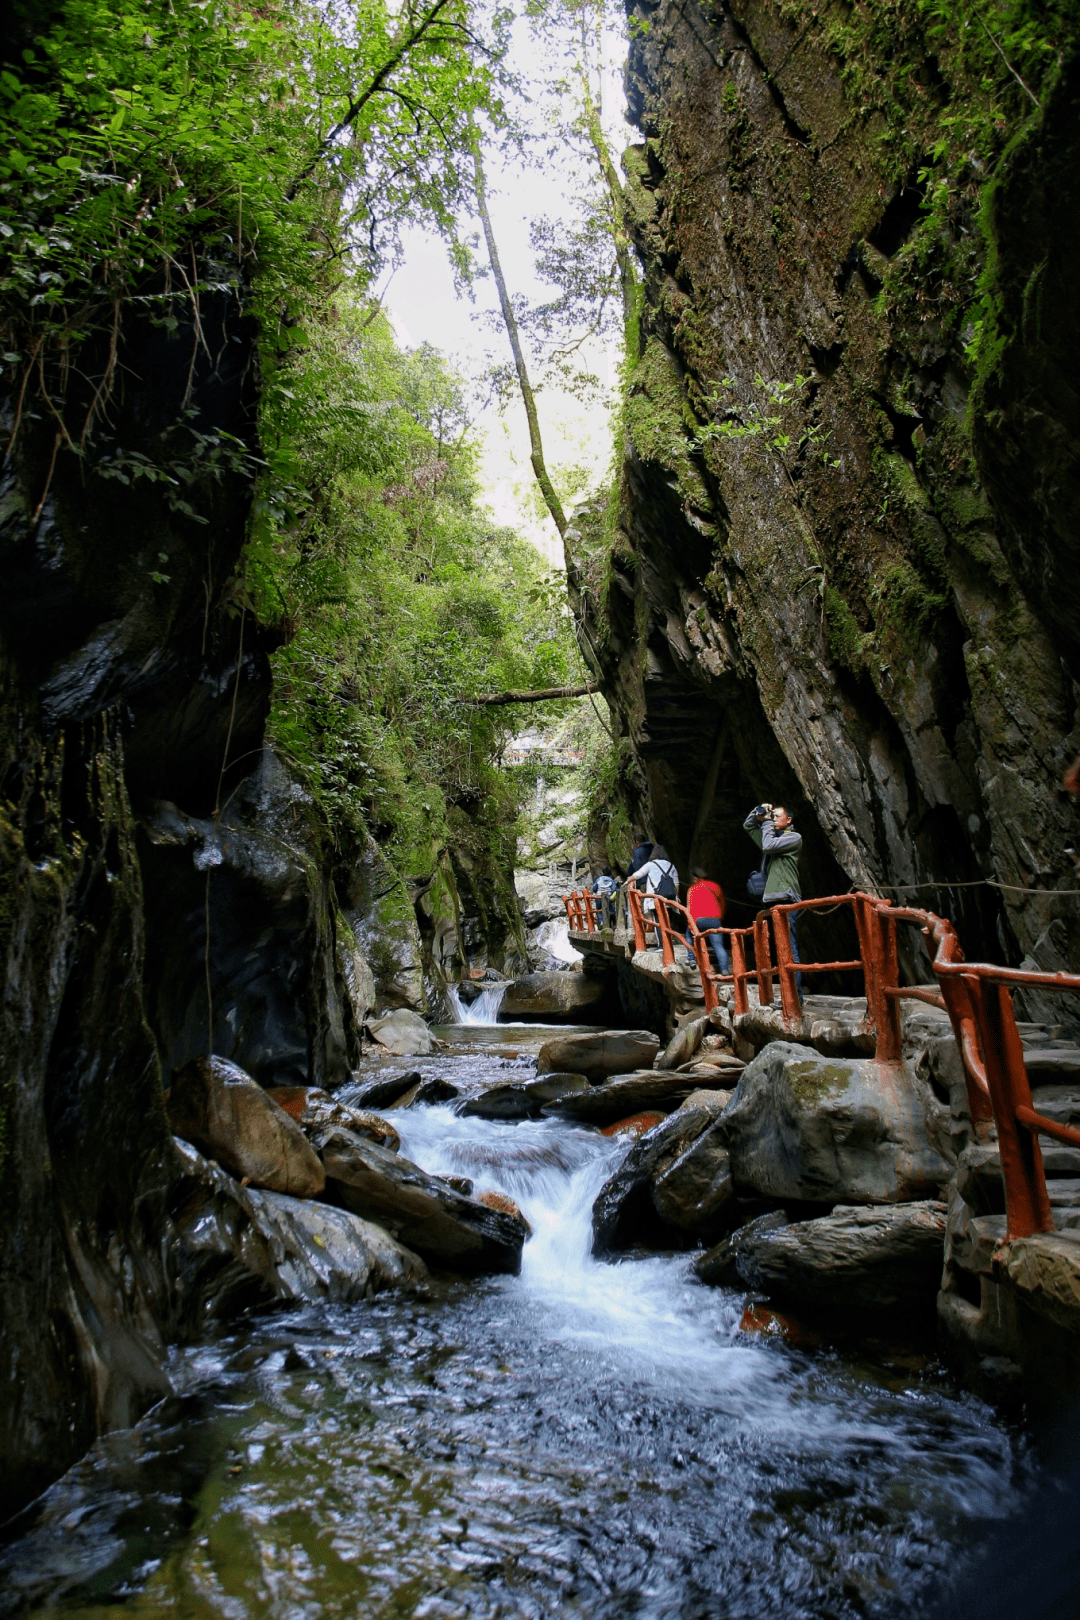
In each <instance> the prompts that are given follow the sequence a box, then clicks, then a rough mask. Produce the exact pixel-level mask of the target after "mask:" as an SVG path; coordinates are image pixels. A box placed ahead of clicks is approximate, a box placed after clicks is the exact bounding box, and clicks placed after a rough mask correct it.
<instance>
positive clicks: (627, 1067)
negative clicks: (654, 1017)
mask: <svg viewBox="0 0 1080 1620" xmlns="http://www.w3.org/2000/svg"><path fill="white" fill-rule="evenodd" d="M659 1050H660V1042H659V1041H658V1040H657V1038H656V1036H655V1035H653V1034H652V1032H651V1031H650V1030H647V1029H619V1030H597V1031H596V1032H595V1033H593V1032H592V1031H590V1032H588V1033H585V1034H580V1035H556V1036H555V1037H554V1038H553V1039H552V1040H550V1041H545V1042H544V1044H543V1046H542V1047H541V1048H540V1051H539V1053H538V1055H537V1059H536V1072H537V1074H553V1073H555V1072H556V1070H559V1069H569V1070H570V1071H571V1072H572V1073H573V1074H585V1075H588V1076H589V1078H590V1079H595V1080H602V1079H604V1078H605V1077H606V1076H607V1075H610V1074H630V1073H632V1072H633V1070H635V1069H644V1068H650V1067H651V1066H652V1062H653V1059H654V1058H655V1056H656V1054H657V1052H659Z"/></svg>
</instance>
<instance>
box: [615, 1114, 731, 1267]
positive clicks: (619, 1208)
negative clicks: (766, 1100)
mask: <svg viewBox="0 0 1080 1620" xmlns="http://www.w3.org/2000/svg"><path fill="white" fill-rule="evenodd" d="M715 1122H716V1114H715V1112H714V1110H713V1109H712V1108H711V1107H710V1106H709V1105H707V1104H703V1105H702V1106H700V1107H698V1108H680V1109H679V1110H678V1111H677V1112H676V1113H674V1114H672V1115H671V1117H670V1118H669V1119H666V1120H665V1121H664V1123H663V1124H662V1125H658V1126H656V1127H655V1128H654V1129H653V1130H651V1131H647V1132H646V1133H645V1135H644V1136H642V1137H640V1138H639V1139H638V1140H637V1141H636V1142H635V1143H634V1145H633V1147H632V1148H631V1149H630V1151H629V1153H628V1154H627V1155H626V1158H625V1159H624V1160H623V1161H622V1163H621V1164H620V1166H619V1168H618V1169H617V1170H616V1171H615V1173H614V1175H612V1176H610V1177H609V1178H608V1180H607V1181H606V1182H605V1183H604V1185H603V1187H602V1188H601V1189H600V1192H599V1194H598V1196H597V1199H596V1202H595V1203H594V1204H593V1220H592V1227H593V1244H592V1252H593V1254H594V1255H595V1256H596V1257H597V1259H600V1260H602V1259H605V1258H606V1257H607V1256H608V1255H611V1254H615V1253H617V1252H618V1251H619V1250H621V1249H627V1248H629V1247H630V1246H631V1245H632V1244H635V1243H643V1244H646V1245H647V1246H649V1247H652V1248H669V1247H671V1246H672V1245H677V1244H679V1243H684V1242H685V1241H686V1232H685V1230H683V1229H680V1228H679V1227H676V1226H673V1225H672V1224H670V1223H669V1222H667V1221H665V1220H664V1219H663V1218H662V1217H661V1216H660V1214H659V1213H658V1211H657V1208H656V1205H655V1203H654V1201H653V1196H652V1194H653V1186H654V1184H655V1182H656V1180H657V1179H658V1178H659V1177H661V1176H662V1175H663V1173H664V1171H665V1170H667V1169H668V1168H669V1167H670V1166H672V1165H674V1164H675V1163H676V1162H677V1161H678V1160H679V1159H680V1158H681V1157H682V1156H683V1154H684V1153H685V1152H686V1151H687V1149H688V1148H689V1147H691V1146H692V1144H693V1143H695V1142H696V1141H697V1140H698V1139H699V1137H701V1136H702V1135H703V1134H704V1132H705V1131H707V1130H708V1129H709V1128H710V1126H712V1125H713V1124H715Z"/></svg>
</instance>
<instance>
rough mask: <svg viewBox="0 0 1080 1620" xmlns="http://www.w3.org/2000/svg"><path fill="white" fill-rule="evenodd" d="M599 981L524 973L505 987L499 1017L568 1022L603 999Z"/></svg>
mask: <svg viewBox="0 0 1080 1620" xmlns="http://www.w3.org/2000/svg"><path fill="white" fill-rule="evenodd" d="M606 989H607V986H606V984H605V982H604V980H603V979H594V978H591V977H590V976H589V975H587V974H585V973H527V974H526V975H525V977H524V978H522V979H513V980H512V981H511V982H510V983H509V984H508V985H507V987H506V990H505V993H504V995H503V998H502V1002H501V1004H500V1006H499V1011H500V1013H502V1014H503V1016H504V1017H507V1018H539V1017H543V1016H547V1017H551V1018H570V1017H572V1016H573V1015H574V1014H576V1013H583V1012H585V1011H586V1010H587V1009H588V1008H589V1007H592V1006H595V1004H596V1003H597V1002H598V1001H601V1000H602V999H603V997H604V993H605V991H606Z"/></svg>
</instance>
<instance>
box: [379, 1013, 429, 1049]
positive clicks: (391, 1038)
mask: <svg viewBox="0 0 1080 1620" xmlns="http://www.w3.org/2000/svg"><path fill="white" fill-rule="evenodd" d="M367 1027H368V1032H369V1033H370V1035H371V1036H372V1039H373V1040H376V1041H378V1043H379V1045H380V1046H382V1047H384V1048H385V1049H386V1051H387V1052H389V1053H390V1054H391V1055H392V1056H393V1057H425V1056H426V1055H427V1054H428V1053H429V1052H433V1051H434V1050H435V1039H434V1036H433V1035H432V1033H431V1031H430V1030H429V1029H428V1027H427V1025H426V1024H425V1022H424V1020H423V1019H422V1018H421V1017H420V1014H419V1013H415V1012H412V1011H411V1010H410V1008H408V1007H398V1008H396V1009H395V1011H394V1012H391V1013H384V1014H383V1016H382V1017H381V1018H371V1019H369V1020H368V1026H367Z"/></svg>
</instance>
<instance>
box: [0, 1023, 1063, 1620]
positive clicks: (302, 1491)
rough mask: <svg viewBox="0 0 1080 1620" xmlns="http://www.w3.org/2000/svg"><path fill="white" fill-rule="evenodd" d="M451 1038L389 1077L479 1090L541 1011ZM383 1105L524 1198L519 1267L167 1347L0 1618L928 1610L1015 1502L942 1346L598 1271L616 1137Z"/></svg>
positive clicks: (444, 1164) (457, 1164) (30, 1540)
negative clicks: (769, 1315)
mask: <svg viewBox="0 0 1080 1620" xmlns="http://www.w3.org/2000/svg"><path fill="white" fill-rule="evenodd" d="M439 1033H440V1034H443V1035H444V1036H446V1037H450V1038H451V1040H452V1043H453V1044H452V1048H451V1050H450V1052H449V1053H448V1054H446V1053H444V1054H440V1055H437V1056H433V1057H431V1058H426V1059H419V1060H408V1061H403V1060H397V1061H396V1067H397V1069H400V1070H404V1069H406V1068H412V1067H418V1068H420V1069H421V1070H422V1071H423V1072H424V1074H425V1077H426V1076H428V1075H434V1074H440V1075H443V1076H444V1077H446V1078H449V1079H452V1080H453V1082H454V1083H455V1084H456V1085H458V1086H459V1087H460V1088H461V1089H462V1091H463V1092H465V1093H472V1092H476V1091H479V1090H481V1089H483V1088H484V1087H485V1086H486V1085H488V1084H491V1083H495V1082H505V1081H506V1080H509V1079H513V1078H520V1077H523V1076H524V1075H526V1074H528V1073H529V1072H531V1070H532V1068H533V1064H534V1056H533V1054H534V1053H535V1050H536V1046H537V1045H538V1043H539V1041H540V1040H541V1039H543V1038H544V1036H545V1035H546V1034H548V1033H549V1032H548V1031H546V1030H543V1029H540V1028H537V1027H533V1028H531V1029H515V1028H513V1027H507V1026H499V1027H498V1028H489V1029H484V1028H475V1027H474V1028H466V1029H462V1028H454V1029H452V1030H443V1031H440V1032H439ZM383 1067H384V1068H385V1070H386V1072H387V1073H388V1074H389V1073H392V1072H395V1063H394V1062H392V1061H391V1060H384V1064H383ZM370 1077H371V1074H370V1066H369V1068H367V1069H365V1073H364V1079H365V1080H366V1079H368V1078H370ZM340 1095H341V1096H342V1098H343V1100H346V1101H347V1100H348V1098H349V1092H348V1090H346V1091H344V1092H342V1093H340ZM392 1117H393V1119H394V1123H395V1125H396V1126H397V1127H398V1129H399V1130H400V1132H401V1136H402V1152H403V1153H404V1154H406V1155H407V1156H409V1157H411V1158H413V1159H415V1160H416V1161H417V1162H418V1163H419V1164H421V1165H423V1166H424V1167H425V1168H426V1169H428V1170H431V1171H434V1172H435V1173H446V1174H457V1175H467V1176H470V1177H471V1178H472V1179H473V1180H474V1181H475V1183H476V1185H477V1188H478V1189H479V1188H483V1187H494V1188H497V1189H499V1190H502V1191H504V1192H506V1193H508V1194H509V1195H510V1196H511V1197H513V1198H514V1199H516V1200H517V1202H518V1203H519V1204H520V1206H521V1208H522V1210H523V1212H524V1214H525V1215H526V1217H527V1218H528V1220H529V1222H530V1223H531V1225H532V1228H533V1234H534V1235H533V1237H532V1238H531V1240H530V1241H529V1242H528V1243H527V1245H526V1247H525V1251H524V1257H523V1264H522V1270H521V1274H520V1276H519V1277H516V1278H507V1277H500V1278H493V1279H486V1280H481V1281H479V1282H475V1281H473V1282H449V1281H433V1283H432V1284H431V1286H430V1289H429V1290H428V1291H427V1293H426V1294H425V1295H422V1296H402V1295H393V1294H386V1295H381V1296H378V1297H376V1298H375V1299H374V1300H373V1301H371V1302H370V1303H368V1304H366V1305H363V1306H358V1307H349V1308H344V1307H334V1308H331V1307H326V1306H319V1307H307V1308H302V1309H292V1310H290V1311H288V1312H287V1313H276V1314H269V1315H266V1316H261V1317H257V1318H253V1319H249V1320H245V1321H244V1322H242V1323H240V1324H236V1325H234V1328H233V1331H231V1332H230V1333H227V1334H223V1335H221V1336H219V1337H217V1338H215V1339H213V1340H212V1341H210V1342H206V1343H203V1344H200V1345H196V1346H194V1347H188V1348H185V1349H182V1350H178V1351H176V1352H175V1353H174V1356H173V1363H172V1373H173V1379H174V1385H175V1390H176V1393H175V1394H174V1395H173V1396H172V1397H171V1398H169V1399H168V1400H166V1401H165V1402H163V1403H162V1404H161V1405H160V1406H158V1407H157V1408H156V1409H155V1410H154V1411H153V1412H151V1413H150V1414H149V1415H148V1416H147V1417H146V1418H145V1419H144V1420H143V1421H142V1422H141V1423H140V1424H139V1425H138V1426H137V1427H136V1428H134V1429H132V1430H129V1431H125V1432H123V1433H115V1434H112V1435H109V1436H107V1437H105V1438H104V1439H103V1440H102V1441H100V1442H99V1443H98V1444H97V1446H96V1447H95V1448H94V1449H93V1451H92V1452H91V1453H90V1454H89V1455H88V1456H87V1457H86V1458H84V1459H83V1461H82V1462H80V1463H79V1464H78V1465H77V1466H76V1467H75V1468H73V1469H71V1470H70V1472H69V1473H68V1474H67V1475H66V1476H65V1477H64V1478H63V1479H61V1480H60V1481H59V1482H58V1483H57V1484H56V1485H55V1486H53V1487H52V1488H51V1489H50V1490H49V1491H48V1492H47V1493H46V1494H45V1495H44V1496H43V1497H42V1498H41V1499H40V1501H39V1502H38V1503H37V1504H36V1505H35V1506H34V1508H32V1509H30V1510H28V1511H27V1513H25V1514H24V1515H23V1516H22V1517H21V1519H20V1521H19V1522H18V1524H17V1526H16V1527H14V1528H15V1535H14V1537H13V1538H12V1537H11V1536H10V1535H9V1539H8V1542H7V1544H6V1545H5V1546H4V1547H3V1548H0V1615H2V1616H5V1617H6V1616H9V1615H19V1616H22V1615H45V1614H56V1613H65V1614H69V1615H79V1616H84V1617H87V1620H89V1617H91V1616H93V1617H99V1620H104V1617H105V1616H117V1615H119V1614H120V1613H121V1612H122V1613H123V1614H124V1615H125V1616H131V1617H133V1620H134V1617H138V1616H158V1615H165V1614H175V1615H180V1616H184V1617H198V1620H203V1617H206V1620H209V1617H218V1616H220V1617H222V1620H246V1617H251V1620H255V1617H261V1616H273V1617H281V1620H293V1617H297V1616H303V1617H309V1620H319V1617H322V1616H346V1617H347V1616H377V1617H384V1616H385V1617H390V1616H401V1617H406V1616H418V1617H431V1620H434V1617H439V1620H443V1617H445V1620H451V1617H463V1616H469V1617H472V1616H476V1617H483V1620H496V1617H507V1620H517V1617H534V1616H535V1617H541V1616H544V1617H546V1616H563V1615H565V1616H595V1617H608V1616H612V1617H614V1616H624V1615H633V1616H640V1617H672V1620H675V1617H678V1620H693V1617H706V1616H709V1617H712V1616H715V1617H721V1616H725V1617H732V1620H735V1617H743V1616H746V1617H765V1616H777V1617H780V1620H802V1617H807V1620H809V1617H822V1620H824V1617H848V1616H852V1617H854V1616H893V1615H897V1616H899V1615H905V1616H906V1615H911V1616H915V1615H919V1614H922V1613H923V1612H925V1610H926V1608H927V1606H928V1605H929V1603H930V1602H931V1601H932V1600H933V1601H936V1600H938V1599H940V1598H941V1596H942V1594H943V1592H944V1591H945V1589H946V1583H947V1582H948V1581H950V1580H952V1579H953V1578H954V1577H955V1576H956V1574H957V1572H958V1570H960V1569H962V1567H963V1565H964V1563H965V1560H967V1559H969V1558H973V1557H974V1556H975V1553H976V1552H977V1551H978V1549H979V1548H980V1547H981V1546H982V1545H984V1544H985V1543H986V1542H987V1541H988V1540H989V1539H991V1538H992V1537H993V1536H994V1534H995V1525H1000V1522H1001V1521H1002V1520H1003V1519H1004V1518H1005V1517H1006V1516H1008V1515H1012V1514H1013V1513H1014V1512H1015V1511H1016V1508H1017V1505H1018V1503H1019V1502H1021V1501H1022V1500H1023V1498H1024V1497H1025V1496H1026V1495H1027V1494H1028V1492H1029V1490H1030V1488H1031V1485H1032V1481H1033V1478H1034V1463H1033V1460H1032V1458H1031V1456H1030V1454H1029V1451H1028V1448H1027V1446H1026V1444H1025V1442H1024V1441H1023V1439H1022V1438H1021V1437H1019V1436H1018V1435H1017V1434H1016V1433H1015V1431H1013V1430H1010V1429H1009V1428H1008V1427H1007V1426H1006V1425H1005V1424H1004V1423H1002V1422H1001V1421H1000V1420H999V1419H998V1418H997V1417H996V1416H995V1414H994V1413H993V1412H992V1410H991V1409H990V1408H989V1407H987V1406H985V1405H983V1404H982V1403H981V1402H979V1401H978V1400H976V1399H975V1398H974V1397H972V1396H970V1395H966V1394H963V1393H961V1392H959V1391H958V1390H957V1388H956V1387H955V1386H954V1385H953V1383H952V1382H951V1380H950V1379H949V1378H948V1377H947V1375H946V1374H945V1373H944V1372H943V1371H942V1369H941V1367H940V1366H939V1364H938V1363H937V1362H936V1360H935V1359H934V1358H933V1356H932V1355H931V1354H930V1353H929V1352H928V1351H927V1350H926V1349H925V1348H913V1347H911V1346H891V1345H889V1344H887V1343H883V1342H882V1343H875V1344H872V1345H871V1346H870V1347H869V1348H867V1347H865V1346H863V1347H861V1348H860V1349H858V1350H857V1351H856V1350H851V1349H846V1350H844V1351H841V1350H839V1349H836V1348H831V1347H829V1346H825V1345H818V1346H814V1347H807V1348H799V1347H797V1346H795V1345H793V1344H790V1343H788V1342H785V1341H783V1340H780V1339H769V1338H764V1337H762V1336H761V1335H750V1334H745V1333H741V1332H740V1331H739V1323H740V1319H741V1316H742V1311H743V1304H744V1301H743V1298H742V1296H740V1295H737V1294H735V1293H733V1292H731V1291H728V1290H720V1289H709V1288H704V1287H702V1286H700V1285H699V1284H697V1283H696V1282H694V1281H693V1279H692V1278H691V1277H690V1275H689V1272H688V1257H687V1256H686V1255H676V1256H653V1257H642V1258H633V1259H628V1260H626V1261H624V1262H622V1263H621V1264H617V1265H609V1264H601V1263H598V1262H594V1261H593V1260H592V1258H591V1256H590V1252H589V1251H590V1237H591V1231H590V1215H591V1206H592V1201H593V1199H594V1197H595V1195H596V1193H597V1191H598V1190H599V1188H600V1186H601V1185H602V1183H603V1182H604V1180H605V1178H606V1177H607V1176H608V1175H609V1174H610V1173H611V1170H612V1168H613V1167H614V1166H615V1165H616V1164H617V1163H618V1161H619V1159H620V1158H621V1156H622V1155H623V1154H624V1153H625V1152H626V1149H627V1142H626V1139H625V1138H622V1139H619V1138H614V1139H609V1138H605V1137H602V1136H600V1135H599V1134H598V1133H597V1132H595V1131H592V1130H588V1129H584V1128H580V1127H575V1126H570V1125H567V1124H565V1123H561V1122H555V1121H541V1122H533V1123H529V1122H524V1123H521V1124H501V1123H493V1122H487V1121H483V1120H479V1119H462V1118H459V1117H458V1116H457V1115H456V1114H455V1113H454V1112H453V1111H452V1108H451V1107H448V1106H438V1107H430V1108H413V1109H411V1110H406V1111H400V1110H399V1111H395V1112H394V1113H393V1116H392Z"/></svg>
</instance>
